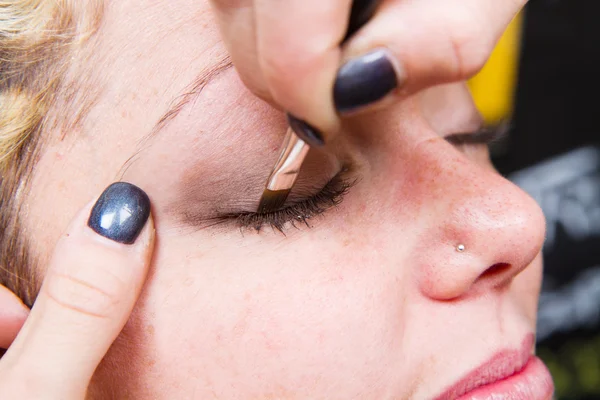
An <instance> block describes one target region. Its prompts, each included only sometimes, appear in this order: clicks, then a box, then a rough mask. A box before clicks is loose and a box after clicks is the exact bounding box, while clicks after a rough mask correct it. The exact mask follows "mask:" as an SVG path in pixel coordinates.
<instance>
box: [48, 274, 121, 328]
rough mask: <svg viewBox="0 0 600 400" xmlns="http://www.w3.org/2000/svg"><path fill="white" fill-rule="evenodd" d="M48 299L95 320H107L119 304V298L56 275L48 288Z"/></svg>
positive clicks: (98, 288)
mask: <svg viewBox="0 0 600 400" xmlns="http://www.w3.org/2000/svg"><path fill="white" fill-rule="evenodd" d="M47 295H48V298H49V299H50V300H51V301H53V302H54V303H56V304H57V305H59V306H60V307H61V308H64V309H67V310H70V311H73V312H76V313H78V314H84V315H88V316H91V317H95V318H106V317H108V316H109V315H110V314H111V310H112V309H114V308H115V307H116V305H117V304H118V297H117V296H115V295H114V293H111V292H109V291H105V290H104V289H103V288H100V287H98V286H97V285H96V283H95V282H94V283H92V282H86V281H85V280H81V279H80V278H76V277H74V276H70V275H65V274H60V273H56V274H54V276H53V277H52V279H51V281H50V283H49V285H48V287H47Z"/></svg>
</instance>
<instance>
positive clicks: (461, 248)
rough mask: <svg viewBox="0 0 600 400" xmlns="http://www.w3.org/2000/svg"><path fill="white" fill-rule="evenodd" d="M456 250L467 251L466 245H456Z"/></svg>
mask: <svg viewBox="0 0 600 400" xmlns="http://www.w3.org/2000/svg"><path fill="white" fill-rule="evenodd" d="M456 251H458V252H459V253H462V252H463V251H465V245H464V244H459V245H458V246H456Z"/></svg>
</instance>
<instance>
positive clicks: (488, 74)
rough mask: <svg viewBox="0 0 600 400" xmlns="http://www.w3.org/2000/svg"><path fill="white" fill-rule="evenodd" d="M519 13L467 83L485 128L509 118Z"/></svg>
mask: <svg viewBox="0 0 600 400" xmlns="http://www.w3.org/2000/svg"><path fill="white" fill-rule="evenodd" d="M522 21H523V16H522V13H521V14H519V15H517V16H516V17H515V18H514V19H513V21H512V22H511V23H510V25H509V26H508V28H507V29H506V31H505V32H504V35H503V36H502V38H501V39H500V41H499V42H498V44H497V45H496V47H495V49H494V51H493V52H492V55H491V57H490V59H489V60H488V62H487V63H486V64H485V66H484V67H483V69H482V70H481V71H480V72H479V73H478V74H477V75H475V76H474V77H473V78H471V80H469V87H470V89H471V93H472V95H473V98H474V100H475V105H476V106H477V108H478V109H479V111H480V112H481V114H482V115H483V117H484V119H485V121H486V123H487V124H489V125H494V124H497V123H498V122H500V121H502V120H504V119H506V118H509V117H510V116H511V114H512V111H513V106H514V97H515V90H516V84H517V72H518V64H519V50H520V43H521V26H522Z"/></svg>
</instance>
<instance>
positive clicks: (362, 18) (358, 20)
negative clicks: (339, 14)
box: [342, 0, 382, 44]
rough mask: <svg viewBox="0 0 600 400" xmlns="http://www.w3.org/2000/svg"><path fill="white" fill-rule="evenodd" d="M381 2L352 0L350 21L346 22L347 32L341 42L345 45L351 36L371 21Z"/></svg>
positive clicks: (379, 0) (376, 0)
mask: <svg viewBox="0 0 600 400" xmlns="http://www.w3.org/2000/svg"><path fill="white" fill-rule="evenodd" d="M381 2H382V0H353V1H352V10H351V11H350V20H349V22H348V30H347V31H346V36H344V40H342V44H343V43H345V42H346V41H347V40H348V39H350V37H351V36H352V35H354V34H355V33H356V32H357V31H358V30H359V29H360V28H362V27H363V26H364V25H365V24H366V23H367V22H369V21H370V20H371V18H372V17H373V15H375V11H377V8H378V7H379V5H380V4H381Z"/></svg>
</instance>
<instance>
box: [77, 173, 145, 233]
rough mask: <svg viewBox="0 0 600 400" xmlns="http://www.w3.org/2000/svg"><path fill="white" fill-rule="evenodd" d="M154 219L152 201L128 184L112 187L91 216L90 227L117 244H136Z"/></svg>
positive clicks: (107, 189)
mask: <svg viewBox="0 0 600 400" xmlns="http://www.w3.org/2000/svg"><path fill="white" fill-rule="evenodd" d="M149 216H150V199H149V198H148V195H147V194H146V192H144V191H143V190H142V189H140V188H138V187H137V186H134V185H132V184H130V183H126V182H117V183H113V184H112V185H110V186H109V187H108V188H106V190H105V191H104V192H103V193H102V195H101V196H100V198H99V199H98V201H97V202H96V204H95V205H94V207H93V208H92V212H91V214H90V219H89V220H88V226H89V227H90V228H92V229H93V230H94V231H95V232H96V233H98V234H99V235H102V236H104V237H106V238H108V239H111V240H114V241H115V242H119V243H123V244H133V243H134V242H135V240H136V239H137V237H138V236H139V234H140V232H141V231H142V229H143V228H144V225H146V221H148V217H149Z"/></svg>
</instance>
